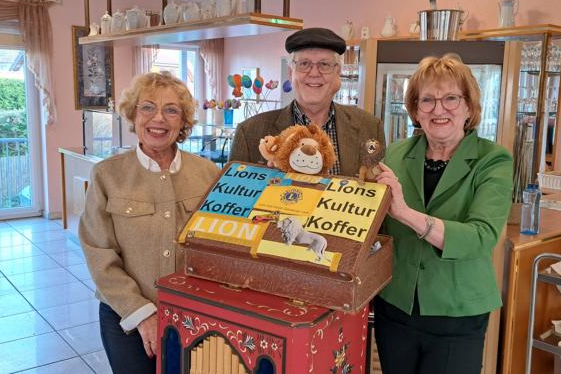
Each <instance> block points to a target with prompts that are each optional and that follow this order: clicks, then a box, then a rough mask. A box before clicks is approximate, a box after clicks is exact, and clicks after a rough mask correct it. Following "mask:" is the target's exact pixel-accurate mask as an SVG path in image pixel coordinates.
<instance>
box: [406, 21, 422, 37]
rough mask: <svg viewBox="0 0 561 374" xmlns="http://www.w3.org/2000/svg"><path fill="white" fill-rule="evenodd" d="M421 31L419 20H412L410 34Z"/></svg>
mask: <svg viewBox="0 0 561 374" xmlns="http://www.w3.org/2000/svg"><path fill="white" fill-rule="evenodd" d="M420 32H421V27H420V26H419V21H415V22H411V24H410V25H409V34H412V35H415V34H418V33H420Z"/></svg>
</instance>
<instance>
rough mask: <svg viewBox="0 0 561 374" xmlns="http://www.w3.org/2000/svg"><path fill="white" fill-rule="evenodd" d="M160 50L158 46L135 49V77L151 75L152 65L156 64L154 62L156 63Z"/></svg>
mask: <svg viewBox="0 0 561 374" xmlns="http://www.w3.org/2000/svg"><path fill="white" fill-rule="evenodd" d="M159 49H160V48H159V46H158V45H148V46H146V45H145V46H142V47H134V51H133V66H134V75H138V74H142V73H149V72H150V71H151V70H152V65H153V64H154V61H156V57H158V50H159Z"/></svg>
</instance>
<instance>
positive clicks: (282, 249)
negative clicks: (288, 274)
mask: <svg viewBox="0 0 561 374" xmlns="http://www.w3.org/2000/svg"><path fill="white" fill-rule="evenodd" d="M257 254H258V255H270V256H279V257H284V258H288V259H291V260H299V261H307V262H311V263H314V264H318V265H323V266H327V267H329V270H330V271H332V272H335V271H337V267H338V266H339V261H341V253H339V252H329V251H325V253H324V255H323V257H322V259H321V260H319V261H318V260H317V255H316V254H315V253H314V251H312V250H310V249H308V248H307V247H304V246H300V245H294V244H292V245H286V244H284V243H279V242H273V241H269V240H262V241H261V243H259V246H258V247H257Z"/></svg>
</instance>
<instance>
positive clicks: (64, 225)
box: [59, 150, 68, 229]
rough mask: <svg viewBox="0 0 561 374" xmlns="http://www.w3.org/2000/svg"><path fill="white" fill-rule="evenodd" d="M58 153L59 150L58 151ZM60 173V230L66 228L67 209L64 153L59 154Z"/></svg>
mask: <svg viewBox="0 0 561 374" xmlns="http://www.w3.org/2000/svg"><path fill="white" fill-rule="evenodd" d="M59 151H60V150H59ZM60 172H61V189H62V228H63V229H67V228H68V218H67V210H66V209H67V208H66V175H65V173H66V168H65V166H64V153H63V152H60Z"/></svg>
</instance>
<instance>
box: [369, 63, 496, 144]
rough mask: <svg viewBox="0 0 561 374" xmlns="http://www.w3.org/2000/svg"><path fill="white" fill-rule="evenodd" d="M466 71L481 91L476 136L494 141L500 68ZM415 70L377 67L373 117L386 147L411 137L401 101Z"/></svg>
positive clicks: (404, 66)
mask: <svg viewBox="0 0 561 374" xmlns="http://www.w3.org/2000/svg"><path fill="white" fill-rule="evenodd" d="M469 67H470V69H471V70H472V73H473V75H474V76H475V79H476V80H477V82H478V84H479V87H480V89H481V101H480V102H481V122H480V124H479V127H478V128H477V132H478V134H479V136H481V137H483V138H487V139H489V140H493V141H495V140H496V139H497V124H498V121H499V107H500V96H501V75H502V66H500V65H477V64H470V65H469ZM416 69H417V65H416V64H378V67H377V75H378V78H377V81H376V105H375V113H376V116H379V117H380V118H381V120H382V123H384V131H385V135H386V142H387V143H388V144H390V143H393V142H394V141H396V140H399V139H404V138H407V137H409V136H411V135H413V132H414V130H415V128H414V127H413V123H412V121H411V119H410V118H409V116H408V114H407V111H406V110H405V105H404V98H405V92H406V91H407V86H408V83H409V78H410V77H411V76H412V75H413V73H414V72H415V70H416Z"/></svg>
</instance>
